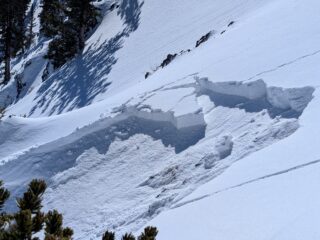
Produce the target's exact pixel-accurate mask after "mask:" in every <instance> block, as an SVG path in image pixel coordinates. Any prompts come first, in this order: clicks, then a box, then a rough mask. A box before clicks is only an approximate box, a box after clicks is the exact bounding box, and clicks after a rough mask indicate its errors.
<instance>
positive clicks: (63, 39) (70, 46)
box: [46, 23, 78, 68]
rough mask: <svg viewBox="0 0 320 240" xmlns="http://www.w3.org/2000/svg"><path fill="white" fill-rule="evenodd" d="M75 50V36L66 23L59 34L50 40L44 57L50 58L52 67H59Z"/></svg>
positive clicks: (75, 52)
mask: <svg viewBox="0 0 320 240" xmlns="http://www.w3.org/2000/svg"><path fill="white" fill-rule="evenodd" d="M77 52H78V48H77V36H76V34H75V33H74V31H73V30H72V27H71V26H70V24H69V23H66V24H65V25H64V26H63V29H62V32H61V34H60V35H59V36H57V37H56V38H55V39H53V40H52V41H51V42H50V44H49V49H48V53H47V55H46V58H48V59H50V60H51V63H52V65H53V67H54V68H59V67H61V66H62V65H63V64H65V63H66V62H67V61H68V60H70V59H72V58H73V57H74V56H75V55H76V54H77Z"/></svg>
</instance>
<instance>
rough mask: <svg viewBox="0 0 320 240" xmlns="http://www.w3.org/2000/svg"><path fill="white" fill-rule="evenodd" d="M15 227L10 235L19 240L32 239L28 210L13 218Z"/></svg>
mask: <svg viewBox="0 0 320 240" xmlns="http://www.w3.org/2000/svg"><path fill="white" fill-rule="evenodd" d="M14 220H15V225H14V228H13V229H14V231H12V235H13V236H15V237H17V239H21V240H31V239H32V214H31V211H30V210H22V211H19V212H18V213H16V214H15V216H14Z"/></svg>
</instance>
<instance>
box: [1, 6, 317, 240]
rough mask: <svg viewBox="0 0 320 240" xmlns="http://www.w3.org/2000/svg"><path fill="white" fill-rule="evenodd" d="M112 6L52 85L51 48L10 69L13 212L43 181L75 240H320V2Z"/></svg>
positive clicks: (7, 117) (5, 170) (7, 121)
mask: <svg viewBox="0 0 320 240" xmlns="http://www.w3.org/2000/svg"><path fill="white" fill-rule="evenodd" d="M35 4H36V13H37V14H36V15H38V14H39V13H40V11H41V7H40V0H35ZM112 4H114V1H109V0H101V1H98V2H97V3H96V5H97V6H99V7H100V9H101V13H102V19H101V22H100V23H99V25H98V27H97V28H96V29H95V30H94V31H93V33H92V35H91V37H90V38H89V39H88V40H87V42H86V48H85V50H84V52H83V53H82V54H80V55H78V56H77V57H76V58H75V59H73V60H72V61H70V62H69V63H67V64H65V65H64V66H63V67H62V68H60V69H58V70H56V71H51V72H50V75H49V76H48V78H47V79H46V80H45V81H43V80H42V78H43V75H44V71H46V65H47V62H46V60H45V59H44V58H43V56H44V55H45V54H46V51H47V46H48V41H49V40H45V39H43V38H41V37H39V36H37V38H36V40H35V43H34V44H33V46H32V47H31V49H30V50H28V52H27V53H26V54H25V55H24V56H23V57H20V58H19V59H14V60H13V77H12V80H11V82H10V83H9V84H8V85H6V86H0V107H5V108H6V109H5V113H4V117H2V119H1V120H0V179H3V180H4V182H5V183H6V186H7V187H8V188H9V189H10V190H11V191H12V194H13V197H14V196H18V195H19V194H21V193H22V192H23V191H24V189H25V186H26V184H27V183H28V182H29V181H30V180H31V179H33V178H43V179H45V180H46V181H47V182H48V184H49V190H48V191H47V193H46V195H45V199H44V200H45V204H44V205H45V206H46V208H48V209H53V208H56V209H59V211H61V212H62V213H63V214H64V215H65V223H66V225H68V226H71V227H72V228H73V229H74V230H75V239H76V240H78V239H79V240H88V239H101V235H102V234H103V232H104V231H105V230H106V229H109V230H115V231H117V233H118V234H119V236H120V235H121V234H122V233H124V232H128V231H132V232H140V230H141V228H143V227H144V226H145V225H150V224H153V225H156V226H157V227H158V229H159V238H158V239H159V240H171V239H172V240H173V239H184V240H196V239H206V240H212V239H221V240H231V239H232V240H233V239H238V240H240V239H243V240H264V239H277V240H280V239H281V240H286V239H288V240H289V239H290V240H301V239H310V240H313V239H318V238H319V237H320V230H319V228H318V226H317V224H316V223H317V222H319V221H320V205H319V204H318V202H319V201H320V194H319V191H318V185H319V182H320V181H319V180H320V148H319V146H320V138H319V136H320V125H319V124H320V107H319V106H320V93H319V87H320V80H319V78H320V67H319V66H320V25H319V24H318V23H319V22H320V15H319V9H320V2H319V1H318V0H306V1H301V0H300V1H299V0H268V1H261V0H201V1H199V0H161V1H157V0H144V1H142V0H119V1H118V2H116V5H117V6H118V7H116V8H115V9H112V10H111V9H110V6H111V5H112ZM35 28H36V29H39V23H38V20H37V22H36V27H35ZM201 37H202V40H204V41H201V44H200V45H199V44H197V42H198V43H200V42H199V40H200V39H201ZM207 38H208V39H207ZM205 40H207V41H205ZM196 45H197V47H196ZM198 45H199V46H198ZM168 54H172V56H173V57H172V61H171V62H170V61H169V60H168V59H170V56H169V58H167V56H168ZM175 54H176V55H175ZM170 60H171V59H170ZM169 62H170V63H169ZM167 63H169V64H168V65H167ZM161 65H163V67H161ZM165 65H166V66H165ZM15 76H19V77H20V78H21V79H22V80H23V82H24V83H25V84H26V86H25V87H24V89H23V92H22V93H21V94H20V96H19V98H18V99H17V98H16V96H17V93H16V83H15V80H14V79H15ZM0 116H1V115H0ZM13 207H14V201H12V202H11V204H9V206H8V209H9V210H10V209H12V208H13ZM119 236H118V237H119Z"/></svg>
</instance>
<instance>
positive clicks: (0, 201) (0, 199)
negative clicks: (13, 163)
mask: <svg viewBox="0 0 320 240" xmlns="http://www.w3.org/2000/svg"><path fill="white" fill-rule="evenodd" d="M9 197H10V192H9V191H8V189H6V188H5V187H3V182H2V181H1V180H0V212H1V211H2V209H3V206H4V204H5V202H6V201H7V200H8V198H9Z"/></svg>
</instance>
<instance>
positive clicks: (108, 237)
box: [102, 231, 115, 240]
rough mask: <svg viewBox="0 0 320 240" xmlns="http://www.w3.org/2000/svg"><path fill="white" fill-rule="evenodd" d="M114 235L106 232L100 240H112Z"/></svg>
mask: <svg viewBox="0 0 320 240" xmlns="http://www.w3.org/2000/svg"><path fill="white" fill-rule="evenodd" d="M114 235H115V234H114V232H109V231H106V232H105V233H104V234H103V236H102V240H114V239H115V236H114Z"/></svg>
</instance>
